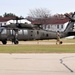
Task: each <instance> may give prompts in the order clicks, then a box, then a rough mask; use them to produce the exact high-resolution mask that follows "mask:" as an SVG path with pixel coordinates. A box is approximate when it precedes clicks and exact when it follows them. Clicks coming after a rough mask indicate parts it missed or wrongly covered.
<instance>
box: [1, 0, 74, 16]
mask: <svg viewBox="0 0 75 75" xmlns="http://www.w3.org/2000/svg"><path fill="white" fill-rule="evenodd" d="M35 8H47V9H48V10H50V11H51V14H56V13H59V14H64V13H69V12H74V11H75V0H1V1H0V15H3V14H4V13H5V12H7V13H14V14H16V15H18V16H23V17H26V16H28V14H29V10H31V9H35Z"/></svg>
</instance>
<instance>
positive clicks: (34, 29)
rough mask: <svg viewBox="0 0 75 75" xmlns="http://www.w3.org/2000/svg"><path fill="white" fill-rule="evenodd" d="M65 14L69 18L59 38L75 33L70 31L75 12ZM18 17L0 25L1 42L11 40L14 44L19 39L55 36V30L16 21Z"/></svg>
mask: <svg viewBox="0 0 75 75" xmlns="http://www.w3.org/2000/svg"><path fill="white" fill-rule="evenodd" d="M65 16H66V17H68V18H69V22H68V24H67V27H66V29H65V30H64V31H63V32H60V38H63V37H67V36H69V35H71V34H72V35H74V34H75V33H70V32H73V26H74V23H75V17H74V16H75V12H74V13H73V14H72V16H68V15H65ZM20 19H22V18H18V17H16V23H10V24H8V25H5V26H1V27H0V41H2V43H3V44H7V41H8V40H10V41H12V42H13V43H14V44H18V43H19V41H23V40H24V41H25V40H44V39H56V38H57V36H56V33H57V32H54V31H47V30H43V29H41V28H40V27H39V26H38V25H33V24H26V23H18V20H20Z"/></svg>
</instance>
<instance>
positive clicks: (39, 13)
mask: <svg viewBox="0 0 75 75" xmlns="http://www.w3.org/2000/svg"><path fill="white" fill-rule="evenodd" d="M29 16H30V17H33V18H41V19H44V18H49V17H50V16H51V14H50V11H49V10H48V9H46V8H38V9H34V10H30V13H29Z"/></svg>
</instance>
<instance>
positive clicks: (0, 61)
mask: <svg viewBox="0 0 75 75" xmlns="http://www.w3.org/2000/svg"><path fill="white" fill-rule="evenodd" d="M0 75H75V53H61V54H57V53H48V54H47V53H44V54H2V53H1V54H0Z"/></svg>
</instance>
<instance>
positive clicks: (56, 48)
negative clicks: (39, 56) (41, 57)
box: [0, 40, 75, 53]
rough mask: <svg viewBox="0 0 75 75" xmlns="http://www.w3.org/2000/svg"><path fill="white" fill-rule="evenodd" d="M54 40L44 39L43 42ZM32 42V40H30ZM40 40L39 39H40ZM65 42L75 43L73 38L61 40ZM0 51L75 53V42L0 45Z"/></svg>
mask: <svg viewBox="0 0 75 75" xmlns="http://www.w3.org/2000/svg"><path fill="white" fill-rule="evenodd" d="M47 41H49V42H55V40H46V41H44V42H47ZM31 42H33V41H31ZM40 42H41V41H40ZM63 42H65V43H75V40H63ZM0 53H75V44H72V45H71V44H69V45H64V44H63V45H56V44H51V45H40V44H36V45H33V44H32V45H26V44H23V45H0Z"/></svg>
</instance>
